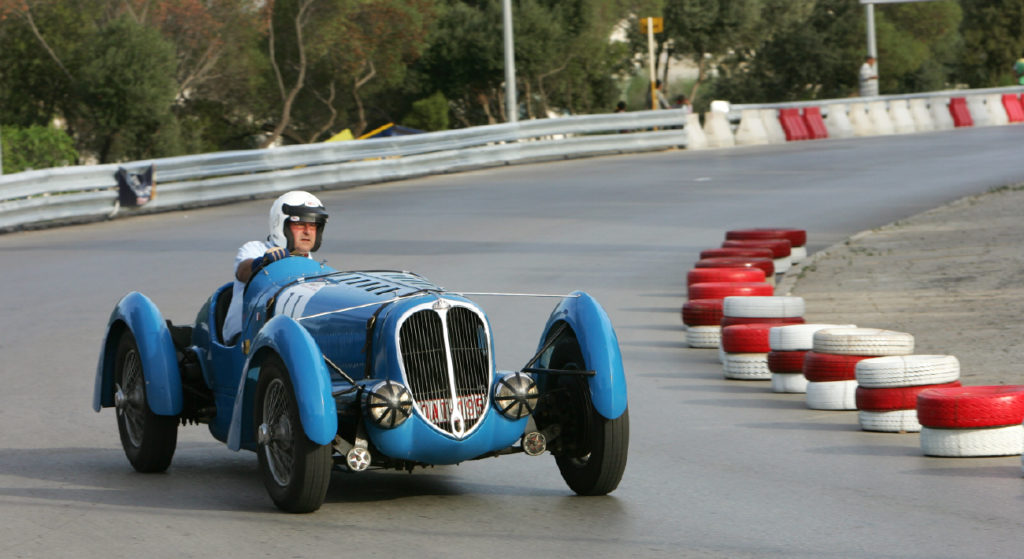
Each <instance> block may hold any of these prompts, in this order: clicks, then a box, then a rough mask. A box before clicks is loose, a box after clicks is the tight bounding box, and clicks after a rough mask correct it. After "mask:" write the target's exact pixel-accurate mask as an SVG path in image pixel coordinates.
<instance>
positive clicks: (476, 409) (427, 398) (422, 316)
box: [398, 306, 490, 437]
mask: <svg viewBox="0 0 1024 559" xmlns="http://www.w3.org/2000/svg"><path fill="white" fill-rule="evenodd" d="M398 337H399V348H400V351H401V355H402V365H403V368H404V370H405V376H406V381H407V382H408V384H409V391H410V392H411V393H412V397H413V400H414V401H415V402H416V406H417V407H418V408H419V410H420V415H421V416H423V417H424V418H425V419H426V420H427V421H429V422H431V423H432V424H433V425H434V426H435V427H437V428H438V429H441V430H442V431H445V432H447V433H450V434H452V435H455V436H457V437H462V436H465V435H466V434H467V433H469V432H470V431H471V430H472V429H473V427H474V426H475V425H476V424H477V422H478V421H479V420H480V419H481V418H482V417H483V414H484V410H485V409H486V405H487V399H488V387H489V386H490V356H489V355H488V348H489V347H490V343H489V340H488V337H487V330H486V328H485V326H484V322H483V320H482V319H481V318H480V316H478V315H477V314H476V313H474V312H473V311H471V310H470V309H468V308H465V307H459V306H446V307H444V308H440V309H422V310H419V311H416V312H414V313H413V314H411V315H410V316H408V317H406V319H405V322H404V323H403V324H402V327H401V329H400V330H399V334H398Z"/></svg>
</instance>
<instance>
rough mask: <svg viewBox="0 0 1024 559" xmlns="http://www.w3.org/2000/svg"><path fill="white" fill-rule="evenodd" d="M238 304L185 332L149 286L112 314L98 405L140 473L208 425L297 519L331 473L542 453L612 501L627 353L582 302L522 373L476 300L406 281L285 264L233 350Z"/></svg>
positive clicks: (622, 452)
mask: <svg viewBox="0 0 1024 559" xmlns="http://www.w3.org/2000/svg"><path fill="white" fill-rule="evenodd" d="M231 297H232V283H230V282H229V283H227V284H225V285H223V286H221V287H220V288H219V289H217V290H216V291H215V292H214V293H213V295H212V296H211V297H210V298H209V300H208V301H207V302H206V303H205V304H204V305H203V306H202V308H201V309H200V310H199V314H198V316H197V317H196V321H195V324H194V325H193V326H190V327H186V326H174V325H171V324H170V322H169V321H165V320H164V319H163V317H162V316H161V314H160V311H159V310H157V308H156V306H155V305H154V304H153V303H152V302H151V301H150V300H149V299H148V298H147V297H146V296H144V295H142V294H141V293H138V292H132V293H129V294H128V295H126V296H125V297H124V298H122V299H121V300H120V302H118V304H117V306H116V307H115V308H114V310H113V312H112V313H111V315H110V321H109V324H108V327H107V333H106V337H105V340H104V342H103V347H102V350H101V353H100V359H99V365H98V368H97V373H96V387H95V393H94V396H93V408H94V409H95V410H96V411H99V410H100V409H101V408H103V407H114V408H116V411H117V426H118V431H119V432H120V435H121V443H122V445H123V447H124V451H125V454H126V455H127V457H128V460H129V462H131V464H132V466H133V467H134V468H135V469H136V470H138V471H140V472H160V471H164V470H166V469H167V468H168V466H169V465H170V462H171V458H172V456H173V455H174V449H175V445H176V441H177V429H178V426H179V424H180V425H185V424H190V423H204V424H207V425H208V426H209V429H210V433H211V434H213V436H214V437H215V438H216V439H218V440H220V441H222V442H224V443H226V444H227V446H228V447H229V448H231V449H233V450H239V449H247V450H252V451H255V452H256V454H257V456H258V457H259V466H260V471H261V472H262V476H263V479H264V484H265V486H266V488H267V491H268V492H269V493H270V496H271V498H272V499H273V501H274V503H275V504H276V505H277V506H278V507H279V508H281V509H282V510H285V511H290V512H309V511H314V510H316V509H318V508H319V507H320V505H321V504H322V503H323V500H324V498H325V495H326V492H327V488H328V484H329V482H330V477H331V472H332V470H333V469H335V468H339V469H347V470H350V471H353V472H358V471H363V470H366V469H367V468H369V467H374V468H394V469H402V470H412V469H413V468H414V467H416V466H426V465H442V464H456V463H459V462H462V461H465V460H472V459H476V458H484V457H490V456H497V455H502V454H511V453H518V452H525V453H527V454H529V455H534V456H536V455H540V454H542V453H544V452H545V451H547V452H550V453H551V454H553V455H554V456H555V461H556V463H557V464H558V468H559V470H560V471H561V474H562V477H563V478H564V479H565V481H566V483H567V484H568V485H569V487H570V488H571V489H572V490H573V491H575V492H576V493H578V494H581V495H603V494H607V493H608V492H610V491H612V490H614V489H615V488H616V486H618V484H619V481H620V479H621V478H622V474H623V470H624V469H625V466H626V454H627V448H628V445H629V414H628V410H627V406H626V381H625V375H624V373H623V369H622V358H621V355H620V353H619V346H618V340H617V338H616V336H615V331H614V330H613V328H612V325H611V323H610V321H609V319H608V316H607V314H605V312H604V310H603V309H602V308H601V306H600V305H599V304H598V303H597V301H595V300H594V299H593V298H592V297H590V296H589V295H587V294H586V293H583V292H574V293H572V294H570V295H567V296H565V297H564V298H562V299H561V300H560V302H559V304H558V305H557V306H556V308H555V310H554V311H553V312H552V313H551V316H550V318H549V319H548V322H547V325H546V326H545V328H544V331H543V333H542V335H541V337H540V343H539V347H538V351H537V353H536V355H535V356H534V357H533V358H532V359H530V360H529V362H528V363H527V364H526V365H525V366H524V367H522V368H521V369H520V370H518V371H499V370H497V369H496V367H495V364H494V358H493V351H492V349H493V342H492V339H491V327H490V323H489V321H488V319H487V316H486V315H485V314H484V311H483V310H482V309H481V308H480V307H479V306H478V305H477V304H476V303H474V302H473V301H471V300H469V299H467V298H466V296H465V295H463V294H455V293H451V292H448V291H445V290H444V289H443V288H441V287H439V286H437V285H435V284H433V283H431V282H430V281H428V280H427V279H425V278H423V277H421V276H418V275H416V274H412V273H409V272H395V271H355V272H341V271H337V270H334V269H331V268H329V267H327V266H325V265H323V264H321V263H318V262H316V261H314V260H311V259H309V258H285V259H283V260H280V261H278V262H275V263H273V264H270V265H268V266H266V267H265V268H263V269H262V270H260V271H259V272H258V273H257V274H255V275H254V277H253V278H252V279H251V280H250V281H249V284H248V285H247V286H246V290H245V293H244V304H243V305H244V311H243V329H242V333H241V335H240V337H239V338H238V339H237V340H224V339H223V337H222V334H221V328H222V326H223V323H224V318H225V315H226V313H227V309H228V305H229V303H230V299H231Z"/></svg>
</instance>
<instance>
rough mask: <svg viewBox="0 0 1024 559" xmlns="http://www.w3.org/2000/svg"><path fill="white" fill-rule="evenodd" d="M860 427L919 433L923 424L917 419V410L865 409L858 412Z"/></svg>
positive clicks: (891, 431)
mask: <svg viewBox="0 0 1024 559" xmlns="http://www.w3.org/2000/svg"><path fill="white" fill-rule="evenodd" d="M857 419H858V420H859V421H860V428H861V429H863V430H865V431H879V432H882V433H917V432H918V431H920V430H921V424H920V423H919V422H918V421H917V410H892V411H865V410H860V411H859V412H857Z"/></svg>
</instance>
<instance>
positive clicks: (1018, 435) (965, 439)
mask: <svg viewBox="0 0 1024 559" xmlns="http://www.w3.org/2000/svg"><path fill="white" fill-rule="evenodd" d="M921 450H923V451H924V454H925V455H926V456H1014V455H1017V454H1021V453H1022V452H1024V427H1022V426H1020V425H1007V426H1005V427H990V428H988V429H936V428H933V427H921Z"/></svg>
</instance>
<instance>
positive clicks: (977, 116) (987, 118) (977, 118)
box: [967, 95, 992, 127]
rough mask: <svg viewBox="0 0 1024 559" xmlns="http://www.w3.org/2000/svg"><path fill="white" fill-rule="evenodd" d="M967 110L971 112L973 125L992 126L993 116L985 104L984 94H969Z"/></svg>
mask: <svg viewBox="0 0 1024 559" xmlns="http://www.w3.org/2000/svg"><path fill="white" fill-rule="evenodd" d="M967 110H968V111H970V113H971V120H972V121H973V122H974V124H973V126H976V127H977V126H992V116H991V113H989V110H988V107H987V106H986V105H985V96H984V95H968V96H967Z"/></svg>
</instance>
